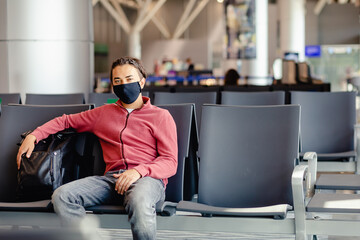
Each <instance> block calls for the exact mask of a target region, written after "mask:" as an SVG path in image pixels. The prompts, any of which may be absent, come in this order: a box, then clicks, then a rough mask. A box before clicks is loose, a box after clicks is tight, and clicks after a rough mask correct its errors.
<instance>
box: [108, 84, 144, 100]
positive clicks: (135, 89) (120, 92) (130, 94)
mask: <svg viewBox="0 0 360 240" xmlns="http://www.w3.org/2000/svg"><path fill="white" fill-rule="evenodd" d="M113 89H114V93H115V95H116V96H118V98H119V99H120V101H122V102H123V103H126V104H130V103H133V102H135V100H136V99H137V98H138V97H139V94H140V92H141V87H140V83H139V82H133V83H127V84H121V85H114V86H113Z"/></svg>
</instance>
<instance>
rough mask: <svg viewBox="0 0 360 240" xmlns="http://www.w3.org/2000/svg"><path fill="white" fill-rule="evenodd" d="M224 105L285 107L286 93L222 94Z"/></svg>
mask: <svg viewBox="0 0 360 240" xmlns="http://www.w3.org/2000/svg"><path fill="white" fill-rule="evenodd" d="M221 104H223V105H283V104H285V92H284V91H276V92H226V91H224V92H221Z"/></svg>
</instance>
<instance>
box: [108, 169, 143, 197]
mask: <svg viewBox="0 0 360 240" xmlns="http://www.w3.org/2000/svg"><path fill="white" fill-rule="evenodd" d="M113 176H114V177H115V178H117V179H118V180H117V181H116V184H115V191H117V192H118V193H119V194H121V195H123V194H124V193H125V192H126V191H127V190H128V189H129V187H130V185H131V184H133V183H134V182H136V181H137V180H138V179H139V178H140V177H141V175H140V173H139V172H138V171H136V170H135V169H130V170H126V171H125V172H123V173H121V174H113Z"/></svg>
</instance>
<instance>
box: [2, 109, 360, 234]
mask: <svg viewBox="0 0 360 240" xmlns="http://www.w3.org/2000/svg"><path fill="white" fill-rule="evenodd" d="M160 107H163V108H166V109H167V110H169V112H170V113H171V114H172V116H173V118H174V120H175V122H176V125H177V129H178V131H177V132H178V146H179V155H178V158H179V166H178V171H177V174H176V175H175V176H174V177H172V178H170V179H169V185H168V187H167V190H166V201H168V202H165V203H162V204H160V205H159V206H158V212H159V213H162V214H164V215H170V214H171V213H172V212H171V211H174V210H176V211H185V212H196V213H200V214H201V216H213V218H211V219H209V218H204V217H201V216H180V215H178V214H176V215H174V216H171V217H168V218H166V220H164V221H162V220H160V219H159V221H158V228H159V229H164V228H165V229H166V227H167V226H168V224H170V223H173V224H174V225H175V226H177V228H176V229H175V230H182V229H184V230H186V229H192V230H194V229H195V230H196V229H198V228H201V229H202V230H205V231H224V229H226V228H227V227H226V226H232V227H230V231H233V232H238V231H244V232H246V231H249V228H250V229H251V231H253V232H264V231H265V232H267V231H269V232H273V233H287V234H289V233H291V234H295V235H296V239H307V237H309V235H317V234H329V235H356V236H360V231H359V228H358V227H356V226H357V225H358V224H359V221H358V220H357V219H356V218H351V219H341V220H340V221H336V220H334V219H330V220H329V219H321V221H319V220H317V218H313V217H308V215H309V214H315V215H316V214H319V213H320V214H321V213H331V214H333V213H347V214H354V213H359V212H360V210H359V209H360V206H359V202H360V197H359V195H357V194H340V193H335V194H323V193H321V192H320V193H315V192H314V184H315V180H316V161H317V157H316V153H307V154H305V156H304V158H305V159H307V160H308V161H309V164H310V167H308V166H307V165H296V162H297V159H298V154H299V138H300V132H301V127H300V125H301V124H300V122H301V117H302V115H303V112H302V109H301V107H300V106H299V105H277V106H274V105H272V106H227V105H205V106H203V111H202V126H201V132H200V141H199V142H197V141H196V140H197V138H196V137H195V136H194V135H196V133H195V131H196V124H195V120H194V116H195V115H194V114H195V110H194V104H168V105H163V106H160ZM90 108H91V106H90V105H87V104H81V105H67V106H31V105H5V106H3V115H2V116H1V117H0V171H1V174H0V201H1V203H0V210H2V211H51V208H49V206H50V205H49V204H50V201H49V200H45V201H41V202H32V203H15V202H14V200H15V194H16V192H15V190H16V163H15V158H16V153H17V145H16V143H17V142H18V141H19V138H20V134H21V133H22V132H24V131H26V130H29V129H33V128H34V127H36V126H38V125H40V124H42V123H43V122H46V121H47V120H49V119H52V118H53V117H55V116H59V115H61V114H63V113H67V114H69V113H76V112H80V111H84V110H87V109H90ZM24 119H26V121H24ZM194 127H195V128H194ZM334 137H336V136H334ZM86 139H90V138H86ZM197 144H199V152H198V156H199V158H200V169H199V171H197V169H196V167H197V165H196V162H194V161H193V160H191V157H190V155H192V154H195V155H196V153H194V147H197V146H196V145H197ZM94 149H96V148H94ZM97 153H98V152H97ZM80 154H84V153H82V152H81V151H80ZM92 155H93V158H94V161H93V168H92V174H101V173H102V170H103V169H102V168H101V164H103V163H101V162H99V161H100V159H101V158H99V157H98V156H96V154H95V153H94V152H93V153H92ZM197 173H198V176H197ZM196 179H199V181H198V195H197V201H196V202H195V201H191V199H186V198H185V192H187V191H190V194H189V195H192V194H193V193H191V187H189V186H188V185H192V184H194V182H193V181H196ZM304 189H305V192H306V193H308V194H309V195H308V197H306V196H305V195H304ZM186 194H188V193H186ZM308 202H309V203H308ZM349 202H350V203H351V204H349ZM329 203H331V204H329ZM172 206H173V207H176V208H171V207H172ZM88 210H91V211H93V212H94V213H122V211H123V208H122V207H121V206H97V207H93V208H90V209H88ZM289 211H291V212H293V216H292V214H290V215H289V214H288V212H289ZM224 215H226V216H227V217H226V218H224V217H223V216H224ZM0 216H1V212H0ZM269 217H270V218H269ZM159 218H161V216H159ZM216 221H219V222H221V224H219V222H218V224H216ZM239 221H241V222H239ZM334 221H335V224H334ZM191 223H193V224H191ZM234 223H235V224H238V225H236V226H234ZM264 226H266V227H264ZM344 229H346V234H342V233H344ZM225 231H226V230H225Z"/></svg>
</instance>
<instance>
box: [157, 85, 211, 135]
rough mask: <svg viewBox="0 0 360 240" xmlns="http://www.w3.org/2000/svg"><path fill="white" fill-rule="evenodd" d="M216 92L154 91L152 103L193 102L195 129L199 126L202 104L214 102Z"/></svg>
mask: <svg viewBox="0 0 360 240" xmlns="http://www.w3.org/2000/svg"><path fill="white" fill-rule="evenodd" d="M216 98H217V92H175V93H168V92H154V104H155V105H160V104H176V103H195V113H196V114H195V119H196V124H197V129H198V130H200V128H201V126H200V124H201V107H202V105H203V104H216Z"/></svg>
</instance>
